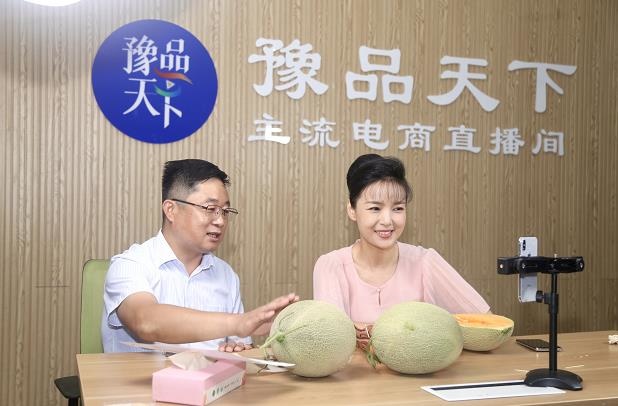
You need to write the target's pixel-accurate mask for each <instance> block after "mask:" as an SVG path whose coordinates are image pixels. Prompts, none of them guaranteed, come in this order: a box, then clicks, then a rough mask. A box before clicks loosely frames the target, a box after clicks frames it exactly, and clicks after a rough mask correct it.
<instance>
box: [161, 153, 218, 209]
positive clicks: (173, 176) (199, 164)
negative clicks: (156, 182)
mask: <svg viewBox="0 0 618 406" xmlns="http://www.w3.org/2000/svg"><path fill="white" fill-rule="evenodd" d="M213 178H216V179H219V180H220V181H221V182H223V184H224V185H226V186H227V185H229V184H230V180H229V178H228V176H227V174H226V173H225V172H223V171H222V170H221V169H219V167H217V165H215V164H213V163H210V162H208V161H204V160H202V159H182V160H179V161H168V162H166V163H165V166H164V168H163V179H162V182H161V183H162V187H161V195H162V196H161V197H162V200H161V201H162V202H163V201H165V200H167V199H171V198H184V197H186V196H187V195H189V194H190V193H191V192H192V191H193V190H195V187H196V186H197V185H199V184H200V183H202V182H205V181H207V180H209V179H213Z"/></svg>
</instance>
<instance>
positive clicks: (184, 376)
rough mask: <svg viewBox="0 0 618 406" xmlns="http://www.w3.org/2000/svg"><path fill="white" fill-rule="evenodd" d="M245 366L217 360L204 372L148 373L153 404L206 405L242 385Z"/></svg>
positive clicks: (166, 370) (201, 370) (177, 369)
mask: <svg viewBox="0 0 618 406" xmlns="http://www.w3.org/2000/svg"><path fill="white" fill-rule="evenodd" d="M244 376H245V363H244V362H242V361H238V362H237V361H228V360H225V361H223V360H220V361H216V362H214V363H212V364H210V365H208V366H207V367H206V368H204V369H199V370H195V371H189V370H186V369H181V368H178V367H175V366H171V367H168V368H164V369H162V370H160V371H157V372H154V373H153V374H152V398H153V399H154V400H155V401H160V402H170V403H183V404H185V405H196V406H199V405H206V404H208V403H210V402H212V401H214V400H216V399H218V398H220V397H221V396H223V395H225V394H226V393H228V392H230V391H232V390H234V389H236V388H238V387H239V386H240V385H242V384H243V379H244Z"/></svg>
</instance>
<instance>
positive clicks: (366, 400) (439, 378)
mask: <svg viewBox="0 0 618 406" xmlns="http://www.w3.org/2000/svg"><path fill="white" fill-rule="evenodd" d="M608 334H615V332H611V331H597V332H586V333H569V334H560V335H559V337H558V342H559V344H560V345H561V346H562V347H563V351H562V352H559V353H558V368H559V369H565V370H568V371H571V372H574V373H576V374H578V375H579V376H581V377H582V378H583V386H584V389H583V390H581V391H575V392H570V391H567V392H566V393H564V394H557V395H542V396H527V397H519V398H503V399H490V400H484V401H482V404H483V406H486V405H495V404H500V405H538V404H556V403H563V402H564V403H577V402H585V403H586V404H595V403H596V404H618V345H609V344H608V339H607V337H608ZM530 337H541V336H530ZM252 351H256V350H252ZM77 365H78V369H79V375H80V379H81V385H82V394H83V400H84V401H85V405H86V406H96V405H113V404H124V405H127V404H133V405H135V404H142V405H143V404H149V405H151V404H155V403H154V402H153V401H152V397H151V374H152V373H153V372H154V371H157V370H159V369H161V368H164V367H166V366H169V365H170V363H169V361H167V360H166V359H165V357H164V356H163V355H161V354H153V353H128V354H123V353H118V354H79V355H77ZM547 366H548V354H547V353H535V352H532V351H530V350H527V349H525V348H523V347H521V346H519V345H517V344H516V343H515V339H514V338H511V339H510V340H509V341H508V342H506V343H505V344H503V345H502V346H501V347H500V348H498V349H496V350H494V351H491V352H487V353H477V352H470V351H463V353H462V355H461V357H459V359H458V360H457V361H456V362H455V363H454V364H452V365H451V366H450V367H448V368H446V369H444V370H442V371H438V372H436V373H433V374H428V375H408V376H406V375H400V374H398V373H395V372H392V371H390V370H388V369H387V368H385V367H384V366H380V367H378V369H377V370H373V369H371V367H370V366H369V365H368V364H367V362H366V361H365V360H364V358H363V355H362V354H361V353H360V352H358V351H357V353H355V354H354V356H353V358H352V361H351V363H350V364H349V365H348V366H347V367H346V368H345V369H343V370H342V371H339V372H337V373H336V374H333V375H331V376H329V377H325V378H314V379H310V378H301V377H298V376H295V375H292V374H290V373H289V372H285V373H279V374H259V375H248V376H247V378H246V383H245V385H243V386H241V387H240V388H238V389H236V390H234V391H232V392H231V393H229V394H227V395H225V396H224V397H222V398H220V399H219V400H217V401H216V402H215V403H214V404H216V405H220V406H223V405H241V404H242V405H246V404H252V405H293V406H302V405H343V404H348V405H349V404H354V405H376V406H377V405H404V404H405V405H421V404H422V405H442V406H444V405H446V404H447V402H446V401H443V400H442V399H439V398H438V397H436V396H433V395H431V394H429V393H427V392H425V391H423V390H422V389H421V386H425V385H442V384H457V383H470V382H485V381H502V380H515V379H523V377H524V376H525V373H526V371H527V370H529V369H536V368H547ZM156 404H157V405H159V404H161V405H163V404H165V403H156ZM472 404H479V401H464V402H456V405H457V406H464V405H472Z"/></svg>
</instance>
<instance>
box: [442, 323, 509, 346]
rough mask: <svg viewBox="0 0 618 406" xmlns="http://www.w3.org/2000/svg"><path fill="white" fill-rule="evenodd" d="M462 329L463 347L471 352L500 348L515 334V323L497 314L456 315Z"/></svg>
mask: <svg viewBox="0 0 618 406" xmlns="http://www.w3.org/2000/svg"><path fill="white" fill-rule="evenodd" d="M453 316H455V319H457V322H458V323H459V327H460V328H461V334H462V335H463V340H464V344H463V347H464V349H466V350H470V351H490V350H493V349H496V348H498V347H499V346H500V345H502V343H504V342H505V341H506V340H507V339H508V338H509V337H510V336H511V334H513V327H514V325H515V323H513V320H511V319H509V318H508V317H504V316H498V315H497V314H454V315H453Z"/></svg>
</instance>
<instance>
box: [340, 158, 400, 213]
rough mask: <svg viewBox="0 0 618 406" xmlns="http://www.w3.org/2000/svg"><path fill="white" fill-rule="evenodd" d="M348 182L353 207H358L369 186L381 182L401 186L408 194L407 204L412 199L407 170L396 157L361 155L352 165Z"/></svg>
mask: <svg viewBox="0 0 618 406" xmlns="http://www.w3.org/2000/svg"><path fill="white" fill-rule="evenodd" d="M346 180H347V184H348V192H349V195H350V204H351V205H352V207H356V202H357V201H358V198H359V197H360V195H361V193H362V192H363V190H365V188H366V187H367V186H369V185H371V184H373V183H376V182H380V181H386V182H392V183H394V184H396V185H399V186H401V187H402V188H403V190H404V192H405V194H406V202H409V201H410V200H411V199H412V188H411V187H410V185H409V184H408V181H406V168H405V167H404V166H403V162H401V161H400V160H399V159H397V158H394V157H382V156H380V155H378V154H366V155H361V156H359V157H358V158H356V160H355V161H354V162H352V165H350V168H349V169H348V175H347V176H346Z"/></svg>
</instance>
